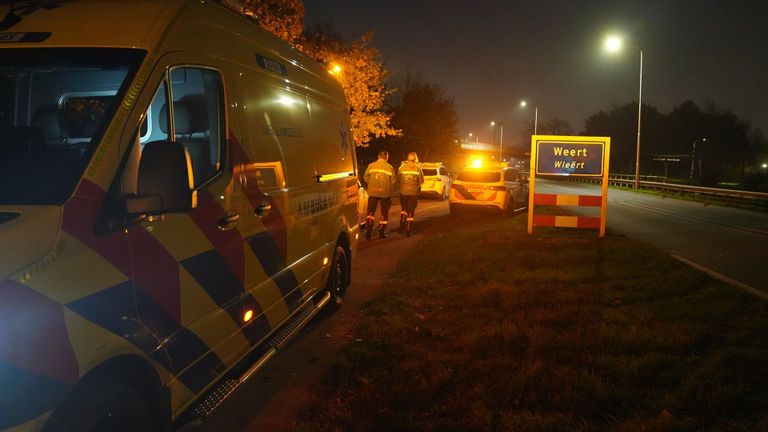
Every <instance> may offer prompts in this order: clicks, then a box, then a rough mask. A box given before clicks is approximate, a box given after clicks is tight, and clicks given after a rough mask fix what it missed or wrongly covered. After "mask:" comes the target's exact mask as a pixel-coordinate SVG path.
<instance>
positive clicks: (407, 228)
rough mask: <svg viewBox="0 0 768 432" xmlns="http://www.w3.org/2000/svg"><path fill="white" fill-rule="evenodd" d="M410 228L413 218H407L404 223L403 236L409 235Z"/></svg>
mask: <svg viewBox="0 0 768 432" xmlns="http://www.w3.org/2000/svg"><path fill="white" fill-rule="evenodd" d="M411 228H413V218H408V221H407V222H406V224H405V236H406V237H410V236H411Z"/></svg>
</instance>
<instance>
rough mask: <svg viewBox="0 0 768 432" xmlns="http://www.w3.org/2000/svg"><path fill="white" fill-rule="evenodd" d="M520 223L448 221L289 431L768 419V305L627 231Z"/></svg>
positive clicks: (394, 280) (765, 425)
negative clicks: (530, 231) (531, 229)
mask: <svg viewBox="0 0 768 432" xmlns="http://www.w3.org/2000/svg"><path fill="white" fill-rule="evenodd" d="M525 224H526V220H525V216H524V215H521V216H516V217H513V218H507V219H497V220H494V221H491V222H488V223H483V224H480V225H477V224H473V225H469V224H466V223H465V224H464V226H463V227H461V226H460V227H459V228H456V221H451V220H449V219H447V218H446V219H443V220H441V221H438V222H437V227H436V228H435V231H434V232H433V234H432V235H431V236H430V237H429V238H428V239H426V240H425V241H424V242H423V243H422V244H421V245H419V246H418V248H417V249H416V251H415V252H414V253H413V254H412V256H411V257H409V258H408V259H407V260H405V261H404V262H403V263H401V264H400V266H399V267H398V268H397V269H396V271H394V272H393V273H392V274H391V275H390V277H389V279H388V281H387V282H386V283H385V286H384V288H383V290H382V292H381V294H380V295H379V296H378V297H377V298H376V299H375V300H374V301H372V302H371V303H370V304H368V305H367V307H366V316H365V317H364V318H363V320H362V321H361V323H360V326H359V328H358V329H357V330H356V334H355V340H356V342H353V343H351V344H350V345H348V346H347V347H345V348H344V349H343V350H342V352H341V353H340V354H339V355H338V357H337V358H336V359H335V362H334V365H333V367H332V368H331V370H330V371H329V373H328V375H327V376H326V378H325V379H324V381H323V384H322V385H321V387H319V388H316V389H314V390H313V391H314V392H315V394H316V395H317V400H318V403H317V404H316V405H314V406H313V407H311V408H309V409H308V410H307V411H306V412H305V413H303V414H302V416H301V420H300V422H299V423H298V424H297V425H296V426H295V428H294V430H296V431H341V430H343V431H486V430H500V431H517V430H520V431H564V430H577V431H581V430H584V431H588V430H611V431H641V430H642V431H668V430H669V431H689V430H690V431H694V430H712V431H726V430H727V431H753V430H768V410H766V407H768V373H766V371H768V338H767V337H766V331H767V330H766V329H768V303H766V302H764V301H761V300H758V299H756V298H754V297H751V296H749V295H747V294H744V293H742V292H740V291H737V290H735V289H733V288H731V287H728V286H726V285H723V284H722V283H720V282H718V281H715V280H713V279H710V278H709V277H708V276H706V275H703V274H701V273H699V272H697V271H695V270H693V269H690V268H688V267H685V266H684V265H682V264H680V263H678V262H677V261H675V260H674V259H672V258H670V257H668V256H666V255H664V254H663V253H660V252H659V251H657V250H655V249H653V248H651V247H649V246H647V245H644V244H642V243H639V242H636V241H632V240H629V239H627V238H624V237H621V236H618V235H613V234H611V233H609V235H608V236H607V237H606V238H604V239H602V240H599V239H598V238H597V235H596V233H595V232H594V231H583V230H567V229H554V230H548V229H537V232H536V235H534V236H528V235H527V234H526V232H525V229H526V228H525ZM458 225H462V224H461V223H459V224H458Z"/></svg>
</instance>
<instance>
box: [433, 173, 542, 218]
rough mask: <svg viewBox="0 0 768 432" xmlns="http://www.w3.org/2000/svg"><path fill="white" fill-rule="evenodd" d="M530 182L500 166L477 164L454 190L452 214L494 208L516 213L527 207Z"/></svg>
mask: <svg viewBox="0 0 768 432" xmlns="http://www.w3.org/2000/svg"><path fill="white" fill-rule="evenodd" d="M527 199H528V180H526V179H525V178H523V177H522V176H521V175H520V173H519V172H518V171H517V170H516V169H515V168H510V167H508V166H503V165H500V164H492V165H483V164H476V165H474V166H471V167H467V168H464V169H463V170H461V171H460V172H459V174H458V175H457V176H456V179H455V180H454V181H453V185H452V186H451V194H450V201H449V204H448V207H449V209H450V212H451V214H452V215H453V214H456V213H457V212H458V211H460V210H463V209H468V208H475V209H478V208H490V209H494V210H500V211H503V212H507V211H508V212H512V211H514V210H515V209H517V208H522V207H525V206H526V205H527V204H526V202H527V201H526V200H527Z"/></svg>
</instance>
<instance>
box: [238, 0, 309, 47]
mask: <svg viewBox="0 0 768 432" xmlns="http://www.w3.org/2000/svg"><path fill="white" fill-rule="evenodd" d="M242 3H243V12H244V13H245V14H246V15H249V16H253V17H254V18H256V19H257V20H258V21H259V24H261V26H262V27H264V28H265V29H266V30H268V31H269V32H271V33H273V34H275V35H277V36H278V37H279V38H280V39H283V40H284V41H286V42H288V43H290V44H293V45H296V46H298V47H300V45H301V43H300V40H299V39H300V37H301V31H302V29H303V28H304V3H303V2H302V1H301V0H243V2H242Z"/></svg>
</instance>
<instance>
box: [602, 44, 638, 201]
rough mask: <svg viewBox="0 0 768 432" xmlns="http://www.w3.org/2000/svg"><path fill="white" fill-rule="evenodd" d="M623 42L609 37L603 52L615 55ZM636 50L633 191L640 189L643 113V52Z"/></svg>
mask: <svg viewBox="0 0 768 432" xmlns="http://www.w3.org/2000/svg"><path fill="white" fill-rule="evenodd" d="M623 45H624V42H623V41H622V40H621V38H619V37H617V36H610V37H608V38H606V39H605V50H606V51H608V52H610V53H615V52H618V51H620V50H621V48H622V46H623ZM634 48H636V49H637V50H638V51H639V52H640V89H639V90H638V95H637V149H636V150H635V189H638V188H639V187H640V118H641V116H642V112H643V50H642V49H641V48H637V47H634Z"/></svg>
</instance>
